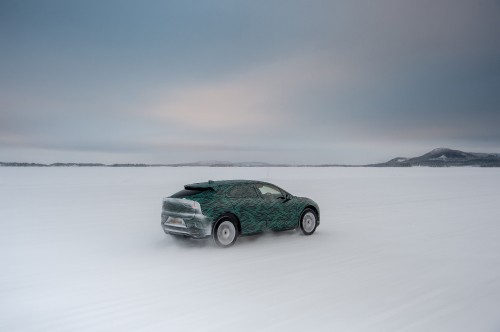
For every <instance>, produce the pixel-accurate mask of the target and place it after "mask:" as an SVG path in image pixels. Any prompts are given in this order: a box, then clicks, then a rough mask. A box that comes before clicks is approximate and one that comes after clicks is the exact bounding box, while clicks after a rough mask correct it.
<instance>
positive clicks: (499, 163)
mask: <svg viewBox="0 0 500 332" xmlns="http://www.w3.org/2000/svg"><path fill="white" fill-rule="evenodd" d="M367 166H372V167H411V166H430V167H449V166H479V167H500V154H496V153H474V152H463V151H460V150H452V149H448V148H438V149H434V150H432V151H430V152H428V153H426V154H424V155H421V156H419V157H414V158H403V157H397V158H394V159H391V160H389V161H387V162H385V163H381V164H371V165H367Z"/></svg>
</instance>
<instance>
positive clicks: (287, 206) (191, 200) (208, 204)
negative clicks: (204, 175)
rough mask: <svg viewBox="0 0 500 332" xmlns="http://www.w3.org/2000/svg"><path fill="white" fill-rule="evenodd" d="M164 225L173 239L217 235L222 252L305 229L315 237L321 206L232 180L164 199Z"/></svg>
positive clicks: (255, 183)
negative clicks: (252, 239) (251, 238)
mask: <svg viewBox="0 0 500 332" xmlns="http://www.w3.org/2000/svg"><path fill="white" fill-rule="evenodd" d="M161 225H162V227H163V230H164V232H165V233H167V234H171V235H180V236H185V237H192V238H204V237H209V236H212V237H213V239H214V241H215V243H216V244H217V245H219V246H221V247H228V246H231V245H232V244H234V242H235V241H236V239H237V238H238V236H240V235H251V234H257V233H261V232H264V231H268V230H270V231H285V230H291V229H297V228H300V229H301V230H302V232H303V233H304V234H305V235H311V234H312V233H314V231H315V230H316V227H317V226H318V225H319V207H318V204H316V203H315V202H314V201H313V200H311V199H309V198H305V197H296V196H293V195H291V194H289V193H288V192H286V191H285V190H283V189H281V188H279V187H277V186H275V185H273V184H270V183H267V182H261V181H251V180H227V181H208V182H202V183H194V184H188V185H186V186H184V190H181V191H179V192H178V193H176V194H174V195H172V196H170V197H167V198H164V199H163V209H162V213H161Z"/></svg>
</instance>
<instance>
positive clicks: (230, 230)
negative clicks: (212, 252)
mask: <svg viewBox="0 0 500 332" xmlns="http://www.w3.org/2000/svg"><path fill="white" fill-rule="evenodd" d="M213 238H214V241H215V244H217V245H218V246H219V247H223V248H225V247H229V246H232V245H233V244H234V242H236V239H237V238H238V228H237V227H236V223H235V221H234V220H232V218H230V217H223V218H221V219H219V220H218V221H217V223H216V224H215V227H214V231H213Z"/></svg>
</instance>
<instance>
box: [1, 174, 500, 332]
mask: <svg viewBox="0 0 500 332" xmlns="http://www.w3.org/2000/svg"><path fill="white" fill-rule="evenodd" d="M238 178H246V179H260V180H267V181H269V182H272V183H275V184H276V185H278V186H281V187H283V188H284V189H286V190H288V191H290V192H291V193H292V194H295V195H298V196H307V197H310V198H312V199H314V200H315V201H316V202H317V203H318V204H319V206H320V208H321V225H320V227H319V228H318V229H317V231H316V233H315V234H314V235H312V236H303V235H300V234H299V233H298V232H293V231H289V232H284V233H279V234H264V235H258V236H251V237H246V238H240V239H238V241H237V242H236V244H235V245H234V246H233V247H231V248H228V249H219V248H216V247H215V246H214V245H213V244H212V242H211V241H203V240H201V241H200V240H176V239H174V238H172V237H170V236H168V235H165V234H164V233H163V231H162V229H161V227H160V212H161V201H162V198H163V197H164V196H168V195H170V194H173V193H174V192H177V191H179V190H180V189H182V187H183V185H184V184H187V183H192V182H199V181H206V180H208V179H212V180H218V179H238ZM0 225H1V232H0V264H1V266H0V271H1V273H0V331H51V332H55V331H215V330H217V331H220V330H229V329H231V330H233V331H307V330H309V331H453V332H455V331H500V169H484V168H440V169H436V168H0Z"/></svg>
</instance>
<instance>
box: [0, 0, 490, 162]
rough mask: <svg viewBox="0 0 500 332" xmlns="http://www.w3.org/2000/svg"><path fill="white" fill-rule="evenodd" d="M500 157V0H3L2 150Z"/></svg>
mask: <svg viewBox="0 0 500 332" xmlns="http://www.w3.org/2000/svg"><path fill="white" fill-rule="evenodd" d="M436 147H451V148H457V149H461V150H465V151H476V152H498V153H500V1H498V0H474V1H471V0H419V1H415V0H413V1H404V0H394V1H386V0H383V1H378V0H366V1H311V0H308V1H269V0H267V1H235V0H228V1H189V0H188V1H186V0H184V1H65V0H61V1H6V0H2V1H0V161H33V162H56V161H60V162H104V163H113V162H146V163H157V162H164V163H175V162H192V161H198V160H228V161H265V162H275V163H276V162H278V163H296V164H304V163H312V164H320V163H351V164H363V163H370V162H378V161H385V160H387V159H390V158H392V157H396V156H403V157H405V156H406V157H410V156H415V155H419V154H423V153H425V152H427V151H428V150H431V149H433V148H436Z"/></svg>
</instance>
